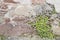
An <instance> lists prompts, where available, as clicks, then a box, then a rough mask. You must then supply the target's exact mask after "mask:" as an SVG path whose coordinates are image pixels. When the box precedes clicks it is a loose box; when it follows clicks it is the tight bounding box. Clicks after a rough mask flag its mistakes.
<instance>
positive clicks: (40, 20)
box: [30, 16, 54, 39]
mask: <svg viewBox="0 0 60 40" xmlns="http://www.w3.org/2000/svg"><path fill="white" fill-rule="evenodd" d="M47 23H48V17H47V16H45V17H44V16H38V17H36V22H35V23H30V24H32V26H33V27H35V28H36V31H37V33H38V35H39V36H40V37H42V38H50V39H53V38H54V34H53V33H52V31H51V25H48V24H47Z"/></svg>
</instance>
